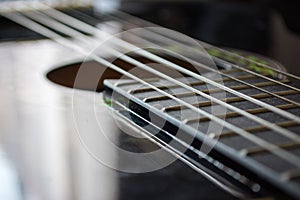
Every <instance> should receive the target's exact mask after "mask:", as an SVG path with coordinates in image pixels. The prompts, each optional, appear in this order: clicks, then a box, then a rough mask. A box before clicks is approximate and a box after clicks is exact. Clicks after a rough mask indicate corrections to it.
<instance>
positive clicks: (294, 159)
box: [1, 13, 300, 167]
mask: <svg viewBox="0 0 300 200" xmlns="http://www.w3.org/2000/svg"><path fill="white" fill-rule="evenodd" d="M1 15H2V16H4V17H6V18H8V19H10V20H12V21H14V22H16V23H19V24H20V25H23V26H25V27H27V28H29V29H31V30H33V31H35V32H37V33H40V34H42V35H44V36H46V37H48V38H50V39H52V40H53V41H56V42H57V43H59V44H61V45H62V46H64V47H67V48H70V49H73V50H75V51H77V52H79V53H82V54H83V55H86V56H89V57H90V58H92V59H93V60H95V61H97V62H99V63H100V64H102V65H104V66H107V67H109V68H112V69H113V70H115V71H117V72H119V73H121V74H123V75H125V76H127V77H129V78H132V79H133V80H136V81H138V82H140V83H142V84H144V85H147V86H148V87H151V88H153V89H154V90H156V91H157V92H159V93H161V94H164V95H166V96H168V97H169V98H171V99H173V100H175V101H177V102H179V103H180V104H182V105H184V106H187V107H189V108H190V109H192V110H194V111H196V112H198V113H199V114H202V115H204V116H206V117H208V118H210V119H211V120H214V121H216V122H217V123H218V124H221V125H224V126H225V127H227V128H228V129H231V130H233V131H235V132H237V134H239V135H241V136H243V137H245V138H247V139H248V140H250V141H252V142H254V143H255V144H257V145H259V146H261V147H264V148H266V149H267V150H268V151H270V152H271V153H273V154H275V155H277V156H278V157H281V158H282V159H283V160H286V161H287V162H290V163H291V164H293V165H295V166H297V167H300V159H299V157H298V156H296V155H294V154H292V153H290V152H287V151H285V150H284V149H281V148H279V147H278V146H276V145H273V144H271V143H269V142H267V141H265V140H262V139H261V138H258V137H256V136H254V135H251V134H250V133H249V132H246V131H244V130H243V129H241V128H239V127H236V126H235V125H233V124H230V123H228V122H226V121H223V120H221V119H219V118H217V117H215V116H213V115H211V114H210V113H207V112H205V111H203V110H200V109H198V108H196V107H194V106H191V105H190V104H189V103H186V102H185V101H183V100H181V99H178V98H176V97H174V96H172V95H170V94H169V93H167V92H165V91H163V90H160V89H158V88H157V87H156V86H155V85H152V84H150V83H148V82H146V81H144V80H142V79H140V78H138V77H137V76H135V75H132V74H130V73H129V72H127V71H125V70H123V69H121V68H119V67H118V66H116V65H114V64H112V63H110V62H108V61H106V60H105V59H103V58H101V57H99V56H98V55H96V54H93V53H92V54H90V51H89V50H88V49H86V48H83V47H82V46H79V45H77V44H74V43H71V41H70V40H67V39H65V38H64V37H63V36H61V35H59V34H56V33H55V32H53V31H51V30H50V29H48V28H46V27H44V26H42V25H40V24H38V23H36V22H34V21H33V20H30V19H29V18H27V17H25V16H24V15H21V14H19V13H1Z"/></svg>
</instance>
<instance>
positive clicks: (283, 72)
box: [111, 10, 300, 80]
mask: <svg viewBox="0 0 300 200" xmlns="http://www.w3.org/2000/svg"><path fill="white" fill-rule="evenodd" d="M114 13H118V14H117V15H114ZM114 13H111V15H114V16H116V17H119V15H123V16H124V17H129V18H132V19H136V20H137V21H140V22H143V23H144V24H148V25H147V26H153V27H160V25H158V24H155V23H153V22H149V21H146V20H143V19H141V18H138V17H135V16H133V15H130V14H128V13H125V12H123V11H120V10H116V11H115V12H114ZM137 26H138V25H137ZM168 37H172V36H171V35H168ZM198 42H200V43H201V44H202V45H203V46H206V47H208V48H214V49H217V50H219V51H222V52H224V53H226V54H230V55H232V56H236V57H238V58H240V59H243V60H246V61H248V62H251V63H255V64H257V65H259V66H260V67H265V68H267V69H271V70H273V71H276V72H278V73H280V74H283V75H285V76H288V77H290V78H293V79H297V80H300V76H297V75H294V74H291V73H288V72H285V71H281V70H279V69H276V68H273V67H271V66H268V65H267V64H265V63H261V62H258V61H256V60H251V59H249V58H246V57H244V56H242V55H238V54H235V53H233V52H230V51H227V50H225V49H222V48H219V47H217V46H214V45H211V44H208V43H206V42H203V41H198Z"/></svg>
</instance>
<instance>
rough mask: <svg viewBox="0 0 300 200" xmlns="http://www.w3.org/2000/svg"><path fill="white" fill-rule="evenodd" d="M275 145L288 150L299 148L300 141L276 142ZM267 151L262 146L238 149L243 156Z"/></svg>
mask: <svg viewBox="0 0 300 200" xmlns="http://www.w3.org/2000/svg"><path fill="white" fill-rule="evenodd" d="M277 146H278V147H280V148H282V149H287V150H290V149H295V148H299V147H300V143H297V142H285V143H281V144H277ZM267 152H268V151H266V150H265V149H264V148H261V147H252V148H245V149H242V150H240V151H239V153H240V154H242V155H243V156H253V155H257V154H262V153H267Z"/></svg>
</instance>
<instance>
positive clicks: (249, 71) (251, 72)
mask: <svg viewBox="0 0 300 200" xmlns="http://www.w3.org/2000/svg"><path fill="white" fill-rule="evenodd" d="M114 16H115V15H114ZM116 18H117V17H116ZM119 20H121V19H119ZM149 32H152V33H154V34H153V36H154V35H156V37H163V38H162V39H161V40H160V41H165V40H170V38H172V35H168V36H164V35H163V33H157V32H155V30H152V31H151V30H149ZM171 40H172V41H173V42H176V41H177V40H176V39H171ZM177 42H178V41H177ZM197 42H199V43H200V44H201V45H202V46H204V47H205V46H208V44H207V43H204V42H202V41H199V40H197ZM178 43H180V44H181V45H184V42H178ZM186 47H187V48H190V49H192V47H191V46H189V45H186ZM211 48H215V49H218V50H220V48H217V47H214V46H212V45H211ZM223 52H225V53H227V54H230V55H232V56H235V55H237V54H234V53H231V52H229V51H226V50H224V49H223ZM238 58H244V60H247V61H248V62H251V61H252V60H249V59H247V58H245V57H242V56H240V55H239V57H238ZM223 61H224V60H223ZM224 62H225V61H224ZM226 63H229V64H230V66H232V67H233V68H236V69H239V70H241V71H245V72H247V73H250V74H252V75H254V76H258V77H260V78H263V79H266V80H268V81H272V82H275V83H277V84H279V85H282V86H284V87H287V88H289V89H292V90H295V91H297V92H300V89H299V88H297V87H294V86H291V85H287V84H285V83H282V82H280V81H278V80H275V79H272V78H270V77H266V76H264V75H261V74H259V73H257V72H255V71H251V70H249V69H246V68H244V67H240V66H238V65H236V64H233V63H231V62H229V61H226ZM253 63H255V64H256V63H257V62H256V61H255V62H253ZM272 69H274V71H276V72H278V73H280V72H281V71H280V70H275V68H272ZM284 74H286V73H284ZM286 76H287V75H286ZM289 77H291V76H289ZM295 77H297V76H295V75H293V77H291V78H293V79H299V80H300V77H298V78H295Z"/></svg>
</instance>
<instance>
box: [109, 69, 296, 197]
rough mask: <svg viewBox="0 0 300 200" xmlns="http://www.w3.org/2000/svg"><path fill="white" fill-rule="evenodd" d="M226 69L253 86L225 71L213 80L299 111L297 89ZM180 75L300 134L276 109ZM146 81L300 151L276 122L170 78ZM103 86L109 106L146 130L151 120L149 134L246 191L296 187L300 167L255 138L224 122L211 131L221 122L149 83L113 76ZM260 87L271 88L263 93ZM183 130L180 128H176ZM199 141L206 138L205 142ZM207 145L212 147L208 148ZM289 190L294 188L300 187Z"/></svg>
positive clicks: (287, 148) (293, 151) (278, 144)
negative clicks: (258, 120) (276, 127)
mask: <svg viewBox="0 0 300 200" xmlns="http://www.w3.org/2000/svg"><path fill="white" fill-rule="evenodd" d="M224 75H230V76H233V77H235V78H236V79H238V80H241V81H244V82H246V83H248V84H249V85H251V86H249V85H245V84H241V83H240V82H237V81H234V80H232V79H229V78H228V77H226V76H223V75H222V77H221V79H220V77H219V78H218V79H212V80H214V81H215V82H220V83H222V84H224V86H227V87H229V88H231V89H234V90H235V91H238V92H240V93H242V94H245V95H247V96H249V97H252V98H254V99H256V100H259V101H261V102H264V103H267V104H268V105H271V106H273V107H275V108H278V109H280V110H283V111H285V112H288V113H291V114H294V115H297V116H299V114H300V107H299V106H298V104H297V103H296V102H297V101H299V98H300V95H299V92H298V91H295V90H292V89H290V88H287V87H285V86H284V85H280V84H278V83H274V82H271V81H268V80H265V79H263V78H260V77H256V76H254V75H252V74H249V73H247V72H245V71H241V70H236V69H235V70H226V71H224ZM210 76H213V75H212V74H210V73H208V74H206V77H210ZM178 80H179V81H181V82H185V83H186V84H187V85H190V86H192V87H193V88H195V89H197V90H199V91H201V92H203V93H205V94H209V95H212V96H214V97H220V100H221V101H223V102H226V103H227V104H229V105H231V106H234V107H236V108H239V109H242V110H244V111H246V112H247V113H250V114H252V115H254V116H256V117H258V118H260V119H263V120H266V121H268V122H270V123H272V124H274V126H278V127H280V128H282V129H285V130H288V131H291V132H295V133H297V134H298V135H299V130H300V125H299V123H297V122H296V121H294V120H292V119H288V118H286V117H283V116H282V115H281V114H280V113H276V112H273V111H271V110H269V109H267V108H265V107H262V106H259V105H257V104H255V103H253V102H250V101H248V100H245V99H244V98H242V97H240V96H236V95H234V94H232V93H230V92H224V91H222V90H221V89H219V88H211V87H210V85H209V84H207V83H205V82H202V81H199V80H197V79H195V78H191V77H188V78H179V79H178ZM149 82H150V83H151V84H153V85H155V86H156V87H157V88H159V89H161V90H163V91H166V92H167V93H169V94H171V95H172V96H174V97H177V98H180V99H181V100H183V101H185V102H187V103H189V104H191V105H193V106H195V107H196V108H199V109H201V110H203V111H205V112H208V113H211V114H213V115H214V116H215V117H218V118H219V119H222V120H224V121H225V122H227V123H229V124H232V125H234V126H236V127H239V128H241V129H243V130H245V131H247V133H248V134H251V135H253V136H256V138H258V139H259V140H263V141H265V142H266V143H270V144H272V145H274V146H276V147H279V148H280V150H282V151H284V152H287V153H288V154H291V155H300V145H299V144H300V143H299V142H297V141H295V140H293V139H291V138H288V137H287V136H286V135H283V134H282V133H281V132H280V131H279V132H277V131H276V129H275V128H274V129H270V128H269V127H266V126H265V125H264V124H263V123H258V122H257V121H253V120H251V119H249V118H248V117H247V116H244V115H242V114H240V113H238V112H235V111H232V110H230V109H225V108H222V106H220V105H219V104H217V103H214V102H212V101H211V100H209V99H207V98H205V97H203V96H201V95H198V94H196V93H194V92H191V91H189V90H186V89H184V88H182V87H180V86H178V85H176V84H174V83H171V82H169V81H166V80H162V79H153V80H151V79H150V80H149ZM280 83H284V84H289V85H291V83H290V82H289V81H288V80H280ZM105 86H106V98H107V99H108V100H109V101H112V102H111V106H112V107H114V108H115V109H116V110H118V112H119V113H120V115H123V116H125V117H126V118H128V119H129V120H131V121H132V122H133V123H135V124H136V125H138V126H140V127H141V128H143V129H145V130H147V131H148V132H150V133H151V130H152V129H151V128H149V125H150V124H152V125H153V126H155V127H157V128H158V129H159V128H161V129H162V130H163V131H161V132H159V134H157V133H156V134H155V133H153V135H152V137H157V138H159V139H160V140H162V141H163V142H165V143H166V144H165V145H168V144H170V145H174V148H175V149H176V148H177V149H178V148H179V149H180V148H182V149H183V152H182V153H183V157H188V158H189V159H191V160H192V161H193V162H196V163H197V162H199V163H201V164H202V165H203V162H208V163H206V165H211V166H209V168H210V169H214V170H215V172H216V173H219V174H221V175H222V176H223V177H224V176H225V177H226V176H228V177H227V178H228V179H230V180H231V182H233V183H234V184H236V185H237V186H238V187H241V185H242V186H243V187H248V188H249V191H251V192H253V193H259V192H262V191H263V189H261V190H259V189H258V188H260V184H263V185H269V186H271V187H276V188H279V189H280V190H287V191H289V192H291V191H292V190H293V189H292V188H294V187H299V184H300V169H299V167H298V166H297V165H295V164H294V163H292V162H288V161H286V160H284V159H283V158H281V157H279V156H277V155H276V154H274V152H272V151H269V150H267V149H265V147H264V146H260V145H258V144H257V143H255V141H250V140H249V139H247V138H245V137H244V136H243V135H240V134H239V132H236V131H233V130H230V129H229V128H226V127H223V129H222V131H221V132H220V133H215V132H209V131H211V130H217V129H219V128H221V125H220V124H217V123H215V122H213V121H212V119H211V118H209V117H207V116H203V115H201V114H199V113H197V112H195V111H194V110H192V109H190V108H188V107H186V106H185V105H181V104H180V103H178V102H176V101H175V100H173V99H170V98H169V97H168V96H166V95H163V94H161V93H160V92H158V91H155V90H154V89H153V88H151V87H148V86H145V85H142V84H140V83H137V82H135V81H126V80H123V81H113V80H111V81H106V82H105ZM258 88H259V89H258ZM261 90H264V91H268V92H270V93H264V92H262V91H261ZM274 95H275V96H274ZM278 97H281V98H278ZM287 100H290V102H288V101H287ZM218 112H219V113H218ZM209 126H211V127H212V126H213V128H209ZM152 128H153V127H152ZM148 129H149V130H148ZM152 132H153V130H152ZM181 132H184V134H178V133H181ZM182 135H184V136H182ZM174 138H175V139H177V140H178V141H179V142H178V143H172V144H171V142H170V141H173V140H174ZM203 141H206V142H204V143H203ZM212 141H216V142H215V143H214V142H212ZM180 142H183V144H182V145H183V146H184V147H181V146H180V145H179V143H180ZM203 145H208V146H210V145H212V147H211V148H212V150H211V151H209V152H208V154H207V155H206V156H204V157H201V156H200V155H202V154H201V153H202V152H201V150H203V151H206V149H205V148H203ZM179 146H180V147H179ZM185 148H186V150H185ZM208 149H209V150H210V148H208ZM275 150H276V149H274V151H275ZM205 153H206V152H205ZM199 156H200V157H199ZM204 160H205V161H204ZM298 164H299V163H298ZM262 177H263V178H262ZM249 191H248V192H249ZM263 192H264V191H263ZM263 192H262V193H263ZM292 192H294V193H298V191H292ZM298 194H299V193H298Z"/></svg>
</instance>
